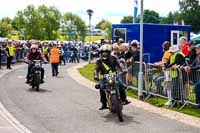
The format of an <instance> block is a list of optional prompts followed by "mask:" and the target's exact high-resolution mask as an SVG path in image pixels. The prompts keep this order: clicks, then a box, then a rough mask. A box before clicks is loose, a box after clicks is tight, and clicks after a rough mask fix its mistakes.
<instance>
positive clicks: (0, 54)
mask: <svg viewBox="0 0 200 133" xmlns="http://www.w3.org/2000/svg"><path fill="white" fill-rule="evenodd" d="M2 54H3V47H2V45H1V44H0V69H1V63H2V62H1V61H2Z"/></svg>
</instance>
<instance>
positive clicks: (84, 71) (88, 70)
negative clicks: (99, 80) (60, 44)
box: [78, 63, 94, 81]
mask: <svg viewBox="0 0 200 133" xmlns="http://www.w3.org/2000/svg"><path fill="white" fill-rule="evenodd" d="M78 70H79V72H80V74H81V75H82V76H84V77H86V78H87V79H89V80H91V81H94V63H91V64H88V65H85V66H84V67H83V68H79V69H78Z"/></svg>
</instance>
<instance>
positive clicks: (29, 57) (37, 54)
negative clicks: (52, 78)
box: [25, 44, 47, 83]
mask: <svg viewBox="0 0 200 133" xmlns="http://www.w3.org/2000/svg"><path fill="white" fill-rule="evenodd" d="M37 49H38V46H37V45H36V44H32V45H31V52H30V53H28V54H27V56H26V57H25V61H26V62H30V61H34V60H42V61H44V62H47V60H46V58H45V57H44V55H43V54H41V53H40V52H38V50H37ZM32 67H33V64H29V65H28V73H27V76H26V83H30V76H31V75H30V74H31V69H32ZM41 83H44V69H43V68H41Z"/></svg>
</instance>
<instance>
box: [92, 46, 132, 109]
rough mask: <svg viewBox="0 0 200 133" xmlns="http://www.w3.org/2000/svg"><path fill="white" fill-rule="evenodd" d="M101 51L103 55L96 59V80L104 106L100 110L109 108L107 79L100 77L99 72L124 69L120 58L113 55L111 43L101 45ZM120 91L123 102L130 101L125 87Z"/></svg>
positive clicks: (106, 72) (105, 72)
mask: <svg viewBox="0 0 200 133" xmlns="http://www.w3.org/2000/svg"><path fill="white" fill-rule="evenodd" d="M100 53H101V56H100V58H99V59H98V60H97V61H96V65H95V70H94V80H96V81H99V88H100V101H101V103H102V106H101V108H100V109H99V110H103V109H107V100H106V94H105V91H104V88H105V81H104V80H103V79H99V73H100V74H101V75H104V74H109V73H113V72H117V71H120V72H122V71H123V70H122V68H121V67H120V63H119V60H118V58H117V57H116V56H113V55H111V48H110V46H109V45H103V46H101V48H100ZM105 65H106V66H107V68H106V67H105ZM108 68H109V69H108ZM96 87H97V86H96ZM119 92H120V97H121V100H122V102H123V103H124V104H128V103H130V102H129V101H128V100H127V99H126V92H125V89H120V88H119Z"/></svg>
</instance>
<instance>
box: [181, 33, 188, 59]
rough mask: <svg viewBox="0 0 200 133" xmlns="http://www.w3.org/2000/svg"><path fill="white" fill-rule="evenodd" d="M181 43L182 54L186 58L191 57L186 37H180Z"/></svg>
mask: <svg viewBox="0 0 200 133" xmlns="http://www.w3.org/2000/svg"><path fill="white" fill-rule="evenodd" d="M179 42H180V46H181V52H182V53H183V54H184V56H187V55H189V54H190V47H189V45H188V43H187V39H186V38H185V37H184V36H182V37H180V39H179Z"/></svg>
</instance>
